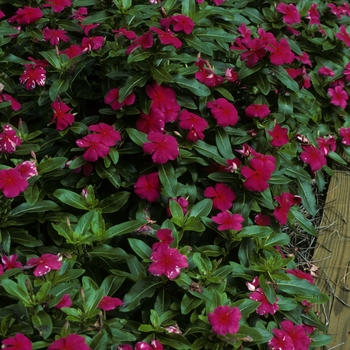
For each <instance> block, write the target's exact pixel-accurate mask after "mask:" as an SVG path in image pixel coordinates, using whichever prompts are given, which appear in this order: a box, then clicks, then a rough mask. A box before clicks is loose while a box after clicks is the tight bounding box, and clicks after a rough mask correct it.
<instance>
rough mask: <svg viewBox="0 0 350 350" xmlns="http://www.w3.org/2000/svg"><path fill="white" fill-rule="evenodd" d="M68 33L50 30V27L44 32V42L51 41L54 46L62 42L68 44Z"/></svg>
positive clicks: (60, 30) (61, 30)
mask: <svg viewBox="0 0 350 350" xmlns="http://www.w3.org/2000/svg"><path fill="white" fill-rule="evenodd" d="M66 33H67V32H66V31H65V30H63V29H50V28H48V27H45V29H44V30H43V34H44V40H45V41H49V42H50V44H51V45H53V46H55V45H58V44H59V43H60V41H64V42H68V41H69V37H68V36H67V35H66Z"/></svg>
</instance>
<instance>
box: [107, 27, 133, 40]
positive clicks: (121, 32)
mask: <svg viewBox="0 0 350 350" xmlns="http://www.w3.org/2000/svg"><path fill="white" fill-rule="evenodd" d="M112 32H113V33H115V36H118V35H123V36H125V37H126V38H127V39H129V40H133V39H136V33H135V32H134V31H132V30H127V29H126V28H119V29H115V30H112Z"/></svg>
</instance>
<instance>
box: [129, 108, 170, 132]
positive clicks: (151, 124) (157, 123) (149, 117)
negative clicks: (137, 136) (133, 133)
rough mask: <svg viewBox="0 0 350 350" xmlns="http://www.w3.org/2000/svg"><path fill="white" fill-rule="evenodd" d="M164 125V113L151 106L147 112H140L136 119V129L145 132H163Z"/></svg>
mask: <svg viewBox="0 0 350 350" xmlns="http://www.w3.org/2000/svg"><path fill="white" fill-rule="evenodd" d="M164 126H165V120H164V113H163V112H162V111H161V110H160V109H158V108H151V109H150V111H149V114H145V113H143V112H141V113H140V117H139V118H138V119H137V120H136V129H137V130H139V131H141V132H144V133H145V134H149V133H150V132H163V131H164Z"/></svg>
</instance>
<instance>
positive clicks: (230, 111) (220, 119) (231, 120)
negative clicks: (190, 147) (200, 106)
mask: <svg viewBox="0 0 350 350" xmlns="http://www.w3.org/2000/svg"><path fill="white" fill-rule="evenodd" d="M207 107H208V108H210V109H211V111H210V113H211V115H212V116H213V117H214V118H215V119H216V121H217V124H218V125H219V126H222V127H226V126H229V125H230V126H234V125H235V124H236V123H237V122H238V112H237V109H236V107H235V106H234V105H233V104H232V103H230V102H228V101H227V100H226V99H225V98H218V99H217V100H214V101H211V102H208V103H207Z"/></svg>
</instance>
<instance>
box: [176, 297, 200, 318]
mask: <svg viewBox="0 0 350 350" xmlns="http://www.w3.org/2000/svg"><path fill="white" fill-rule="evenodd" d="M202 303H203V300H202V299H198V298H195V297H193V296H192V295H191V296H190V295H188V294H185V295H184V296H183V298H182V300H181V305H180V307H181V314H182V315H187V314H188V313H190V312H191V311H192V310H193V309H195V308H197V307H198V306H199V305H201V304H202Z"/></svg>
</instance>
